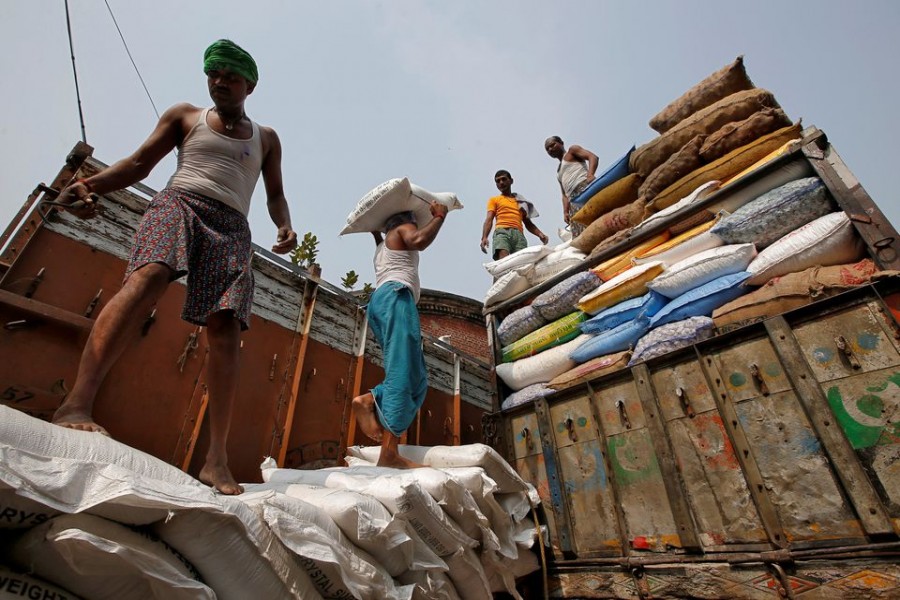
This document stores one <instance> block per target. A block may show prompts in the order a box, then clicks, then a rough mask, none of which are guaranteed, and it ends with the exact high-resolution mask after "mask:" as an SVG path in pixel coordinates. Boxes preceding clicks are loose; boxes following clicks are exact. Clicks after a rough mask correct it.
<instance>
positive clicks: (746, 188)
mask: <svg viewBox="0 0 900 600" xmlns="http://www.w3.org/2000/svg"><path fill="white" fill-rule="evenodd" d="M792 143H793V142H788V144H786V145H785V146H783V147H782V148H787V147H789V145H791V144H792ZM779 156H783V153H782V152H778V151H776V153H773V154H772V155H770V158H769V159H768V160H766V161H761V162H760V163H759V164H757V165H754V168H753V169H750V170H748V171H746V173H751V172H753V171H755V170H756V169H759V168H764V167H766V166H767V165H768V163H769V162H770V161H772V160H774V159H775V158H778V157H779ZM767 171H768V172H767V173H766V174H765V175H763V176H762V177H759V178H758V179H756V180H755V181H753V182H751V183H748V184H746V185H742V186H737V185H734V182H736V181H739V180H740V179H741V177H743V176H744V175H745V174H746V173H745V174H744V175H741V174H739V175H736V176H735V177H732V178H731V179H729V180H728V181H727V182H725V183H723V184H722V193H721V194H719V199H718V200H716V202H715V203H714V204H712V205H711V206H709V210H711V211H713V212H717V213H718V212H722V211H724V212H727V213H729V214H730V213H733V212H734V211H736V210H737V209H739V208H740V207H742V206H744V205H745V204H747V203H748V202H750V201H752V200H755V199H757V198H759V197H760V196H762V195H763V194H765V193H767V192H771V191H772V190H774V189H775V188H777V187H781V186H782V185H784V184H786V183H790V182H791V181H797V180H798V179H803V178H804V177H812V176H813V175H814V174H815V173H814V172H813V168H812V166H811V165H810V164H809V161H808V160H806V159H805V158H802V157H798V158H797V159H796V160H791V161H789V162H787V163H786V164H784V165H781V166H780V167H778V168H776V169H767Z"/></svg>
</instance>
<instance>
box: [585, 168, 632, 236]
mask: <svg viewBox="0 0 900 600" xmlns="http://www.w3.org/2000/svg"><path fill="white" fill-rule="evenodd" d="M641 181H642V179H641V176H640V175H638V174H637V173H632V174H631V175H628V176H626V177H623V178H622V179H620V180H618V181H616V182H615V183H613V184H612V185H610V186H608V187H605V188H603V189H601V190H599V191H598V192H597V193H595V194H594V195H593V196H591V197H590V199H589V200H588V201H587V202H585V203H584V206H582V207H581V208H580V209H579V210H578V212H576V213H575V214H574V215H572V220H573V221H575V222H577V223H581V224H582V225H590V224H591V223H593V222H594V221H595V220H597V218H599V217H600V216H601V215H604V214H606V213H608V212H609V211H611V210H612V209H614V208H619V207H620V206H625V205H626V204H630V203H632V202H634V201H635V200H637V199H638V196H639V194H638V189H639V188H640V186H641Z"/></svg>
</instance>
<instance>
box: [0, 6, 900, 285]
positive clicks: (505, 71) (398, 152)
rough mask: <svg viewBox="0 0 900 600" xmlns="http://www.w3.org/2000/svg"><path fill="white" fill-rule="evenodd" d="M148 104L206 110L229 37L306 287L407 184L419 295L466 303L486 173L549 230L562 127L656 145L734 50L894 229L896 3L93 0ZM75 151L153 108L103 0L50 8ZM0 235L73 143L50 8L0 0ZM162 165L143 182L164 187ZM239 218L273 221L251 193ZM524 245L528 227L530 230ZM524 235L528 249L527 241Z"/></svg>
mask: <svg viewBox="0 0 900 600" xmlns="http://www.w3.org/2000/svg"><path fill="white" fill-rule="evenodd" d="M108 2H109V5H110V6H111V7H112V10H113V13H114V14H115V16H116V18H117V20H118V23H119V26H120V27H121V29H122V32H123V34H124V36H125V39H126V41H127V42H128V45H129V47H130V49H131V52H132V55H133V57H134V60H135V62H136V63H137V65H138V67H139V69H140V71H141V74H142V75H143V78H144V81H145V82H146V84H147V87H148V88H149V90H150V93H151V94H152V96H153V99H154V101H155V103H156V105H157V107H158V108H159V110H160V111H163V110H164V109H165V108H167V107H168V106H171V105H172V104H175V103H177V102H183V101H187V102H191V103H194V104H197V105H202V106H209V105H211V101H210V100H209V96H208V94H207V91H206V85H205V82H206V80H205V77H204V75H203V73H202V53H203V50H204V48H205V47H206V46H207V45H208V44H209V43H210V42H212V41H213V40H215V39H217V38H220V37H227V38H230V39H232V40H234V41H235V42H237V43H238V44H240V45H242V46H243V47H244V48H246V49H247V50H248V51H249V52H250V53H251V54H252V55H253V56H254V58H255V59H256V61H257V63H258V64H259V69H260V82H259V86H258V87H257V89H256V91H255V92H254V93H253V94H252V95H251V96H250V98H249V99H248V101H247V105H246V109H247V114H248V115H249V116H250V117H251V118H252V119H254V120H256V121H258V122H260V123H262V124H265V125H269V126H271V127H273V128H275V130H276V131H277V132H278V134H279V136H280V138H281V141H282V145H283V148H284V164H283V170H284V178H285V188H286V191H287V196H288V199H289V202H290V204H291V211H292V216H293V223H294V228H295V229H296V230H297V232H298V233H299V234H300V235H302V234H303V233H304V232H306V231H312V232H314V233H315V234H317V235H318V237H319V239H320V240H321V244H320V263H321V264H322V267H323V272H324V276H325V278H326V279H328V280H329V281H331V282H333V283H338V282H339V280H340V278H341V276H342V275H343V274H344V273H346V272H347V271H348V270H349V269H354V270H356V271H357V272H358V273H360V275H361V277H360V282H362V281H371V280H372V278H373V277H372V266H371V259H372V251H373V245H372V242H371V238H370V237H369V236H367V235H349V236H344V237H343V238H339V237H338V235H337V232H338V231H340V229H341V227H342V226H343V224H344V222H345V219H346V215H347V213H348V212H350V210H351V209H352V208H353V206H354V204H355V203H356V201H357V200H358V199H359V198H360V197H361V196H362V195H363V194H365V193H366V192H367V191H368V190H369V189H371V188H373V187H375V186H376V185H378V184H379V183H381V182H383V181H385V180H387V179H390V178H393V177H403V176H408V177H409V178H410V179H411V180H412V181H413V182H415V183H417V184H419V185H421V186H423V187H425V188H427V189H430V190H432V191H436V192H440V191H452V192H456V193H457V194H458V195H459V197H460V199H461V200H462V201H463V203H464V204H465V205H466V208H465V210H463V211H462V212H458V213H453V214H451V215H450V217H449V218H448V220H447V223H446V224H445V226H444V228H443V230H442V232H441V234H440V235H439V237H438V239H437V240H436V242H435V243H434V245H433V246H432V247H431V248H430V249H429V250H427V251H426V252H425V254H424V255H423V257H422V263H421V264H422V280H423V285H425V286H427V287H430V288H436V289H440V290H445V291H449V292H454V293H458V294H463V295H467V296H471V297H475V298H479V299H480V298H482V297H483V295H484V292H485V291H486V289H487V288H488V287H489V284H490V278H489V276H488V275H487V273H486V272H485V271H484V269H483V268H482V267H481V263H482V262H484V261H485V258H486V257H485V255H483V254H481V252H480V250H479V248H478V244H479V240H480V237H481V225H482V222H483V221H484V216H485V203H486V201H487V199H488V198H489V197H490V196H492V195H495V194H496V193H497V192H496V188H495V187H494V184H493V174H494V172H495V171H496V170H497V169H501V168H503V169H508V170H509V171H511V172H512V174H513V177H514V178H515V184H514V186H513V190H514V191H518V192H521V193H522V194H524V195H525V196H527V197H528V198H529V199H530V200H532V201H533V202H534V203H535V204H536V205H537V206H538V209H539V210H540V211H541V213H542V216H541V217H540V218H539V219H537V220H536V222H537V224H538V225H539V226H540V227H541V228H542V229H543V230H544V231H545V232H547V233H548V234H551V233H554V235H552V236H551V239H555V238H556V236H555V231H556V230H557V228H558V227H560V226H562V209H561V204H560V197H559V196H560V194H559V188H558V185H557V183H556V179H555V170H556V162H555V161H554V160H553V159H551V158H550V157H548V156H547V155H546V154H545V153H544V150H543V141H544V139H545V138H546V137H548V136H550V135H560V136H561V137H562V138H563V139H564V140H565V141H566V142H567V143H577V144H580V145H582V146H585V147H586V148H588V149H590V150H592V151H594V152H595V153H596V154H597V155H598V156H599V157H600V163H601V169H602V168H603V167H604V166H605V165H606V164H608V163H610V162H612V161H613V160H614V159H616V158H617V157H618V156H620V155H621V154H622V153H624V152H625V150H627V149H628V148H629V147H630V146H631V145H632V144H638V145H639V144H641V143H644V142H646V141H648V140H650V139H651V138H652V137H654V136H655V135H656V134H655V132H653V131H652V130H651V129H650V128H649V126H648V125H647V121H648V120H649V119H650V117H651V116H653V115H654V114H655V113H656V112H657V111H658V110H659V109H661V108H662V107H663V106H665V105H666V104H667V103H669V102H670V101H671V100H672V99H674V98H676V97H677V96H679V95H680V94H681V93H682V92H684V91H685V90H686V89H688V88H689V87H691V86H692V85H693V84H695V83H696V82H698V81H699V80H701V79H702V78H704V77H705V76H706V75H708V74H709V73H711V72H712V71H714V70H716V69H718V68H720V67H722V66H724V65H725V64H728V63H729V62H731V61H732V60H734V58H735V57H736V56H737V55H740V54H742V55H744V62H745V65H746V67H747V71H748V73H749V75H750V77H751V78H752V79H753V81H754V83H755V84H756V85H757V86H759V87H764V88H767V89H769V90H771V91H772V92H773V93H774V94H775V97H776V99H777V100H778V101H779V102H780V103H781V105H782V107H783V108H784V109H785V111H786V112H787V113H788V115H789V116H790V117H791V118H793V119H795V120H796V119H799V118H801V117H802V119H803V123H804V124H806V125H816V126H817V127H819V128H820V129H823V130H824V131H825V132H826V133H827V134H828V136H829V139H830V140H831V141H832V142H833V143H834V145H835V147H836V148H837V149H838V151H839V152H840V154H841V155H842V157H843V158H844V160H845V161H846V162H847V164H848V165H849V166H850V168H851V170H852V171H853V172H854V173H855V174H856V176H857V177H858V178H859V180H860V181H861V182H862V184H863V185H864V187H865V188H866V189H867V191H868V192H869V194H870V195H871V196H872V197H873V198H874V199H875V201H876V202H877V203H878V204H879V205H880V206H881V208H882V210H884V211H885V212H886V214H887V215H888V217H889V219H890V220H891V221H892V222H893V223H894V225H895V226H898V225H900V203H898V200H897V198H896V192H895V181H896V174H895V172H894V171H895V169H898V168H900V167H898V158H900V151H898V143H897V139H898V138H900V135H898V134H900V120H898V118H897V116H896V115H897V112H896V111H897V106H898V98H900V77H897V69H896V61H897V59H898V58H900V37H898V31H900V27H898V26H900V2H897V1H895V0H867V1H865V2H847V1H833V0H814V1H813V0H794V1H791V2H784V1H780V0H778V1H776V0H772V1H768V0H761V1H758V2H731V1H727V0H721V1H716V2H713V1H694V0H678V1H676V0H672V1H663V0H658V1H650V0H645V1H638V0H634V1H624V0H623V1H620V2H612V1H600V0H593V1H566V0H557V1H556V2H547V1H544V2H537V1H532V0H511V1H493V0H453V1H451V2H447V1H428V2H425V1H421V2H417V1H412V0H381V1H363V0H340V1H338V0H335V1H330V2H328V1H319V2H307V1H300V0H297V1H290V0H282V1H275V0H254V1H252V2H237V1H231V0H216V1H215V2H212V1H192V2H184V1H175V0H154V1H153V2H133V1H124V0H108ZM70 11H71V18H72V30H73V35H74V46H75V56H76V61H77V67H78V78H79V81H80V84H81V96H82V105H83V109H84V114H85V120H86V126H87V139H88V143H90V144H91V145H92V146H94V148H95V151H94V156H95V157H96V158H98V159H99V160H101V161H104V162H106V163H111V162H114V161H116V160H118V159H119V158H122V157H123V156H126V155H127V154H129V153H131V152H132V151H133V150H134V149H135V148H136V147H137V146H138V145H139V144H140V143H141V142H142V141H143V140H144V139H145V138H146V136H147V135H148V134H149V133H150V131H151V130H152V128H153V126H154V125H155V123H156V116H155V115H154V113H153V109H152V107H151V105H150V101H149V100H148V99H147V96H146V94H145V92H144V90H143V88H142V86H141V83H140V80H139V79H138V77H137V75H136V74H135V71H134V69H133V67H132V66H131V63H130V61H129V58H128V56H127V54H126V52H125V49H124V47H123V45H122V42H121V40H120V38H119V35H118V33H117V31H116V28H115V26H114V24H113V22H112V19H111V17H110V15H109V12H108V11H107V8H106V4H105V3H104V2H103V0H70ZM0 74H2V80H3V87H4V93H3V95H2V96H0V152H2V161H0V186H2V187H0V189H2V196H0V225H3V226H5V224H6V223H7V222H8V221H9V220H10V219H11V218H12V216H13V215H14V214H15V212H16V210H17V209H18V207H19V206H20V205H21V203H22V202H23V201H24V200H25V198H26V197H27V195H28V193H29V192H30V191H31V190H32V189H33V188H34V186H35V184H37V183H38V182H42V181H44V182H49V181H50V180H52V178H53V176H54V175H55V174H56V172H57V171H58V170H59V168H60V167H61V166H62V164H63V161H64V159H65V156H66V154H67V153H68V152H69V150H70V149H71V148H72V146H73V145H74V144H75V142H77V141H78V140H79V139H80V135H81V133H80V128H79V122H78V112H77V107H76V101H75V91H74V85H73V81H72V66H71V62H70V55H69V46H68V40H67V37H66V20H65V11H64V3H63V1H62V0H0ZM173 170H174V158H173V157H169V158H168V159H167V160H166V161H164V162H163V163H161V164H160V165H159V166H158V167H157V168H156V170H155V171H154V172H153V174H152V175H151V176H150V177H149V178H148V179H147V181H146V183H147V184H148V185H150V186H151V187H153V188H155V189H159V188H161V187H162V186H164V184H165V182H166V181H167V179H168V177H169V175H170V174H171V173H172V171H173ZM250 223H251V227H252V230H253V235H254V241H255V242H256V243H258V244H260V245H262V246H264V247H269V246H271V244H272V243H273V241H274V234H275V229H274V226H273V225H272V224H271V221H269V218H268V215H267V213H266V210H265V196H264V193H263V189H262V184H261V183H260V185H259V186H258V187H257V191H256V194H255V196H254V201H253V207H252V209H251V215H250ZM529 237H530V236H529ZM530 239H531V240H532V241H535V240H534V238H530Z"/></svg>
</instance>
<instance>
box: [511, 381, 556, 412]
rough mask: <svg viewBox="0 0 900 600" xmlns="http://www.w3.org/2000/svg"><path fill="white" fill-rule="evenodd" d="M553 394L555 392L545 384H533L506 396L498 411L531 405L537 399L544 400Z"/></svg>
mask: <svg viewBox="0 0 900 600" xmlns="http://www.w3.org/2000/svg"><path fill="white" fill-rule="evenodd" d="M554 392H555V390H551V389H550V388H549V387H547V385H546V384H543V383H535V384H534V385H529V386H528V387H526V388H523V389H521V390H519V391H518V392H513V393H512V394H510V395H509V396H507V397H506V399H505V400H504V401H503V404H501V405H500V410H510V409H512V408H516V407H517V406H522V405H523V404H531V403H532V402H534V401H535V400H537V399H538V398H544V397H546V396H549V395H550V394H553V393H554Z"/></svg>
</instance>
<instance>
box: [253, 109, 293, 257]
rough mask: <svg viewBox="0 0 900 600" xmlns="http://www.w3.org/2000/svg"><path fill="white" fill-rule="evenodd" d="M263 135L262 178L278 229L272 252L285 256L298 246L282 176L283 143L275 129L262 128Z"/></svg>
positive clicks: (271, 212)
mask: <svg viewBox="0 0 900 600" xmlns="http://www.w3.org/2000/svg"><path fill="white" fill-rule="evenodd" d="M261 131H262V135H263V163H262V176H263V183H265V186H266V207H267V208H268V209H269V217H270V218H271V219H272V222H273V223H274V224H275V227H277V228H278V233H277V235H276V238H275V244H274V245H273V246H272V252H275V253H277V254H285V253H287V252H290V251H291V250H293V249H294V248H296V246H297V233H296V232H295V231H294V228H293V226H292V225H291V210H290V208H289V207H288V202H287V198H285V197H284V180H283V179H282V175H281V141H280V140H279V139H278V135H277V134H276V133H275V130H274V129H271V128H269V127H262V128H261Z"/></svg>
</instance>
